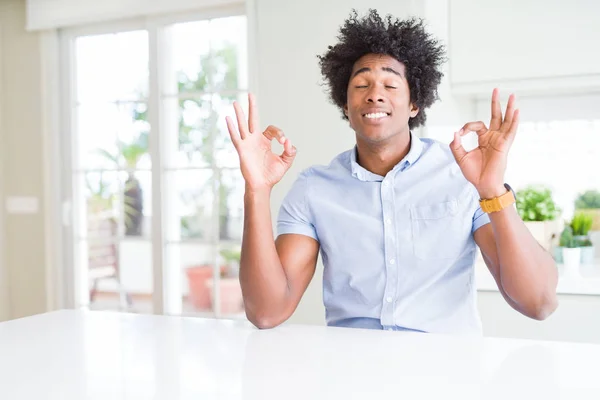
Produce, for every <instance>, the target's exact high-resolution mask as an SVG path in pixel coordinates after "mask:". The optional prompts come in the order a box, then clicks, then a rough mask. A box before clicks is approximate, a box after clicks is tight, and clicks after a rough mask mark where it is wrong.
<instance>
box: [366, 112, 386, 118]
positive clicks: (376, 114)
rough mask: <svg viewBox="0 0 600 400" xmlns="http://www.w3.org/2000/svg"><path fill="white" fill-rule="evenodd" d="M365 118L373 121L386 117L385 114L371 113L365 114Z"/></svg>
mask: <svg viewBox="0 0 600 400" xmlns="http://www.w3.org/2000/svg"><path fill="white" fill-rule="evenodd" d="M365 117H367V118H371V119H375V118H383V117H387V114H386V113H384V112H380V113H371V114H365Z"/></svg>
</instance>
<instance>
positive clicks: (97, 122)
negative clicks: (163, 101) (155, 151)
mask: <svg viewBox="0 0 600 400" xmlns="http://www.w3.org/2000/svg"><path fill="white" fill-rule="evenodd" d="M77 110H78V113H77V117H78V118H77V120H78V131H77V132H76V133H77V138H78V142H79V153H78V163H77V164H78V169H138V168H141V169H149V168H150V166H151V163H150V154H149V147H148V144H149V141H148V138H149V134H150V125H149V123H148V122H147V105H146V104H145V103H121V104H111V103H89V104H85V105H80V106H79V107H78V108H77Z"/></svg>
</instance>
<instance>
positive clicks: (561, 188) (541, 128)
mask: <svg viewBox="0 0 600 400" xmlns="http://www.w3.org/2000/svg"><path fill="white" fill-rule="evenodd" d="M541 144H543V145H541ZM599 148H600V121H598V120H588V121H585V120H578V121H548V122H546V121H542V122H537V123H533V122H525V123H522V124H521V125H520V126H519V132H518V134H517V138H516V139H515V142H514V144H513V146H512V147H511V150H510V153H509V155H508V158H509V159H508V163H507V170H506V179H507V182H509V183H510V184H511V185H513V188H514V189H515V190H518V189H522V188H524V187H526V186H528V185H532V184H533V185H544V186H547V187H548V188H550V189H551V190H552V193H553V197H554V200H555V201H556V202H557V203H558V206H559V207H560V208H561V210H562V211H563V213H562V215H561V217H560V218H562V219H567V220H568V219H570V218H571V217H572V215H573V213H574V209H575V200H576V198H577V196H578V194H580V193H583V192H585V191H587V190H599V189H600V175H599V174H598V172H597V171H599V170H600V156H599V153H598V149H599ZM557 160H565V162H560V161H557ZM575 160H577V161H576V162H573V161H575ZM569 161H571V162H569ZM584 165H585V168H582V166H584Z"/></svg>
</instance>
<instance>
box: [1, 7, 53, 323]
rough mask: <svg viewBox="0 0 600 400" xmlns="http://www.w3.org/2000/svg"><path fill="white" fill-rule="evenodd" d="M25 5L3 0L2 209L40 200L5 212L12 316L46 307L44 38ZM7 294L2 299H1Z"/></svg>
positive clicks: (35, 312)
mask: <svg viewBox="0 0 600 400" xmlns="http://www.w3.org/2000/svg"><path fill="white" fill-rule="evenodd" d="M24 27H25V1H24V0H3V1H1V2H0V29H1V30H2V31H1V32H0V49H1V50H0V52H1V53H2V59H1V60H0V62H1V63H2V65H1V66H0V70H1V72H0V80H1V81H2V83H1V84H0V86H1V87H2V88H1V93H0V98H1V99H2V103H1V104H0V107H1V110H0V114H1V115H2V119H1V120H0V155H1V156H0V163H1V168H0V170H1V171H2V176H1V177H0V180H1V181H2V189H3V193H2V195H3V196H4V197H3V198H2V209H3V210H2V211H1V213H4V207H5V201H6V198H7V197H9V196H27V197H32V198H34V199H37V201H38V202H39V205H40V210H38V212H33V213H30V214H12V213H11V214H8V213H7V214H6V215H5V218H4V226H2V227H1V228H2V229H3V232H2V234H0V236H4V249H5V252H4V257H3V259H2V261H4V266H5V268H6V270H7V272H8V285H9V287H10V293H9V295H10V298H9V303H10V317H11V318H18V317H22V316H28V315H33V314H37V313H40V312H44V311H46V310H47V309H48V303H47V297H46V293H47V286H46V285H47V282H46V278H47V270H46V236H45V216H44V212H43V208H44V168H45V167H44V152H43V145H44V144H43V143H44V138H43V132H44V130H43V127H42V125H43V115H42V105H41V103H42V100H41V97H42V96H43V91H42V73H43V69H42V65H43V62H42V60H41V46H40V43H41V35H40V34H38V33H27V32H25V28H24ZM2 297H5V296H0V299H2Z"/></svg>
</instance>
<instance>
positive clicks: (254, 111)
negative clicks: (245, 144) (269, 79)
mask: <svg viewBox="0 0 600 400" xmlns="http://www.w3.org/2000/svg"><path fill="white" fill-rule="evenodd" d="M248 127H249V129H250V133H254V132H256V131H258V130H259V129H260V127H259V124H258V106H257V105H256V97H254V95H253V94H252V93H248Z"/></svg>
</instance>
